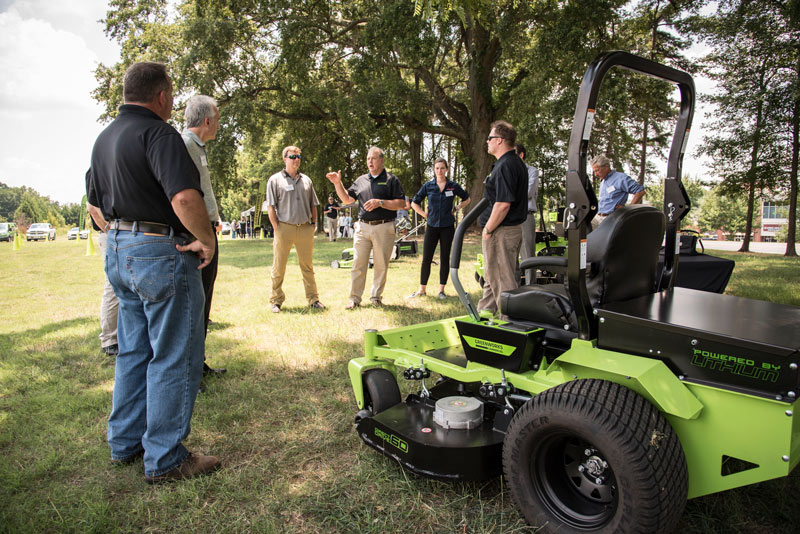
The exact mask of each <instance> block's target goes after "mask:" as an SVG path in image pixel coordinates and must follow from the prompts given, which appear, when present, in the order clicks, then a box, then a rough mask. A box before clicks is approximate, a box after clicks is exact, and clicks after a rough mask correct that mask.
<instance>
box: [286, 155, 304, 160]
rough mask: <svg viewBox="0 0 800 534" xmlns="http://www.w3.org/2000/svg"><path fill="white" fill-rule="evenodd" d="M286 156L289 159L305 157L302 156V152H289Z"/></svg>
mask: <svg viewBox="0 0 800 534" xmlns="http://www.w3.org/2000/svg"><path fill="white" fill-rule="evenodd" d="M284 157H286V158H289V159H303V156H301V155H300V154H287V155H286V156H284Z"/></svg>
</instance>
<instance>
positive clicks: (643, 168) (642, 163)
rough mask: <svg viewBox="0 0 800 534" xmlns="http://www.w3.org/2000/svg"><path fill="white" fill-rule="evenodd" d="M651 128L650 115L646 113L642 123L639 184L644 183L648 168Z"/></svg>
mask: <svg viewBox="0 0 800 534" xmlns="http://www.w3.org/2000/svg"><path fill="white" fill-rule="evenodd" d="M649 128H650V117H648V116H647V115H645V117H644V123H643V124H642V149H641V152H640V153H639V184H640V185H644V176H645V171H646V169H647V130H648V129H649Z"/></svg>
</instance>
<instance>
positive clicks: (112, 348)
mask: <svg viewBox="0 0 800 534" xmlns="http://www.w3.org/2000/svg"><path fill="white" fill-rule="evenodd" d="M102 350H103V354H105V355H107V356H116V355H117V354H119V345H117V344H116V343H114V344H113V345H109V346H107V347H103V349H102Z"/></svg>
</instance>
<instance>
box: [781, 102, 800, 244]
mask: <svg viewBox="0 0 800 534" xmlns="http://www.w3.org/2000/svg"><path fill="white" fill-rule="evenodd" d="M799 155H800V99H796V100H795V102H794V110H793V116H792V168H791V171H790V172H789V184H790V185H789V229H788V230H789V232H788V237H787V239H786V252H785V253H784V256H791V257H795V256H797V248H796V246H795V242H796V241H797V235H796V234H797V164H798V156H799Z"/></svg>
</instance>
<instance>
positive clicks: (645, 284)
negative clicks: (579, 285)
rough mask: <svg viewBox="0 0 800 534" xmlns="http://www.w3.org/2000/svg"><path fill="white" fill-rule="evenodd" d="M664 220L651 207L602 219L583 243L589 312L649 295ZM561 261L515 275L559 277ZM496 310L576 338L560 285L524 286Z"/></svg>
mask: <svg viewBox="0 0 800 534" xmlns="http://www.w3.org/2000/svg"><path fill="white" fill-rule="evenodd" d="M665 227H666V221H665V218H664V214H663V213H662V212H661V211H659V210H658V209H656V208H654V207H652V206H643V205H638V204H637V205H633V206H625V207H623V208H620V209H618V210H615V211H614V213H612V214H611V215H609V216H608V217H606V219H605V220H604V221H603V223H602V224H601V225H600V226H598V227H597V229H595V230H594V231H593V232H591V233H590V234H589V235H588V236H587V238H586V249H587V250H586V261H587V267H586V289H587V291H588V293H589V300H590V302H591V304H592V307H596V306H597V305H599V304H603V303H606V302H620V301H624V300H629V299H632V298H636V297H641V296H644V295H647V294H650V293H652V292H654V291H655V288H656V276H657V266H658V252H659V249H660V248H661V243H662V241H663V239H664V230H665ZM566 266H567V258H564V257H558V256H555V257H534V258H528V259H526V260H524V261H523V262H522V263H521V264H520V269H525V268H530V267H537V268H542V269H547V270H552V271H559V270H561V271H562V272H563V271H564V270H565V269H566ZM500 310H501V312H502V313H503V314H505V315H507V316H508V317H510V318H511V320H520V321H528V322H533V323H536V324H539V325H542V326H545V327H556V328H558V329H561V330H562V331H564V330H566V331H571V332H577V329H578V323H577V319H576V318H575V311H574V309H573V305H572V302H571V300H570V296H569V291H568V290H567V286H566V283H564V284H544V285H526V286H521V287H518V288H516V289H513V290H511V291H504V292H503V293H502V294H501V295H500Z"/></svg>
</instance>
